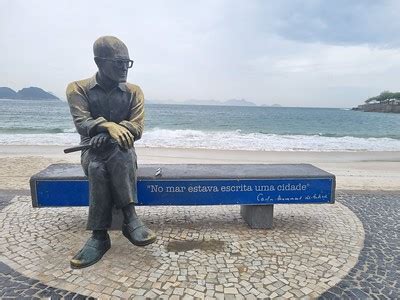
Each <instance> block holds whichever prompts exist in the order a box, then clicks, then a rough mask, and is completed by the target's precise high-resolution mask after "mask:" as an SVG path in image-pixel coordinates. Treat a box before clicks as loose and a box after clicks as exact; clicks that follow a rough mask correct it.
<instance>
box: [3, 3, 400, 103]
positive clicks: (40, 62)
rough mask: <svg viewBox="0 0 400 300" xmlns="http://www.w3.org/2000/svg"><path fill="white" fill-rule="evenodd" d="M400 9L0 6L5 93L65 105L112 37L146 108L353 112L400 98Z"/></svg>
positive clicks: (396, 5)
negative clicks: (376, 100) (232, 102)
mask: <svg viewBox="0 0 400 300" xmlns="http://www.w3.org/2000/svg"><path fill="white" fill-rule="evenodd" d="M399 11H400V1H397V0H394V1H378V0H374V1H368V0H360V1H357V0H351V1H348V0H335V1H328V0H325V1H317V0H309V1H307V0H299V1H296V0H287V1H285V0H279V1H247V0H243V1H232V0H227V1H218V0H210V1H183V0H182V1H172V0H169V1H151V0H150V1H98V0H97V1H71V0H64V1H60V0H57V1H54V0H52V1H50V0H47V1H18V0H0V37H1V38H0V51H1V52H0V53H1V54H2V55H1V56H0V86H9V87H11V88H13V89H16V90H18V89H21V88H23V87H27V86H39V87H42V88H43V89H45V90H48V91H52V92H54V93H55V94H56V95H58V96H59V97H61V98H65V95H64V94H65V92H64V91H65V87H66V85H67V83H68V82H70V81H74V80H78V79H83V78H87V77H90V76H91V75H93V74H94V73H95V71H96V67H95V64H94V62H93V54H92V45H93V42H94V40H95V39H96V38H98V37H99V36H102V35H115V36H117V37H119V38H120V39H122V40H123V41H124V42H125V43H126V44H127V46H128V48H129V51H130V56H131V58H132V59H133V60H134V61H135V64H134V68H133V69H131V70H130V73H129V77H128V81H129V82H132V83H136V84H139V85H140V86H141V87H142V89H143V91H144V94H145V96H146V99H149V100H168V99H171V100H177V101H183V100H188V99H205V100H209V99H215V100H228V99H233V98H236V99H241V98H244V99H246V100H249V101H252V102H255V103H257V104H274V103H279V104H281V105H285V106H317V107H352V106H354V105H357V104H360V103H361V102H363V101H364V100H365V99H366V98H369V97H372V96H374V95H376V94H378V93H380V92H381V91H383V90H390V91H400V18H399V17H398V13H399Z"/></svg>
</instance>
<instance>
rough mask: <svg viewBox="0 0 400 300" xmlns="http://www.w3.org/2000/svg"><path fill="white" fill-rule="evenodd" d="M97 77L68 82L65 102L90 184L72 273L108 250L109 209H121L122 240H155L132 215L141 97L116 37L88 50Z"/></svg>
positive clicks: (141, 120)
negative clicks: (82, 240) (85, 233)
mask: <svg viewBox="0 0 400 300" xmlns="http://www.w3.org/2000/svg"><path fill="white" fill-rule="evenodd" d="M93 52H94V61H95V62H96V65H97V67H98V72H97V73H96V74H95V75H94V76H93V77H91V78H88V79H84V80H79V81H75V82H72V83H70V84H69V85H68V87H67V99H68V104H69V107H70V111H71V114H72V117H73V121H74V124H75V127H76V129H77V131H78V133H79V134H80V136H81V144H90V145H91V148H90V149H88V150H83V151H82V155H81V163H82V167H83V170H84V172H85V174H86V175H87V176H88V179H89V202H90V203H89V217H88V222H87V229H88V230H92V236H91V237H90V238H89V240H88V241H87V242H86V244H85V245H84V246H83V248H82V249H81V250H80V251H79V252H78V253H77V254H76V255H75V256H74V257H73V258H72V259H71V262H70V263H71V267H72V268H85V267H88V266H90V265H92V264H94V263H96V262H97V261H99V260H100V259H101V258H102V256H103V255H104V254H105V253H106V252H107V250H108V249H110V247H111V242H110V237H109V235H108V233H107V230H108V229H109V228H110V226H111V221H112V208H113V206H115V207H117V208H119V209H122V212H123V215H124V224H123V227H122V233H123V235H124V236H125V237H126V238H127V239H128V240H129V241H130V242H131V243H133V244H134V245H137V246H145V245H148V244H151V243H153V242H154V241H155V239H156V236H155V234H154V233H153V232H152V231H151V230H150V229H149V228H147V227H146V226H145V224H144V223H143V222H142V221H141V220H140V219H139V218H138V216H137V215H136V212H135V203H137V191H136V172H137V163H136V153H135V148H134V142H135V141H137V140H138V139H140V138H141V136H142V132H143V124H144V96H143V93H142V90H141V89H140V87H139V86H137V85H134V84H130V83H127V82H126V79H127V75H128V69H129V68H131V67H132V64H133V61H132V60H131V59H130V58H129V53H128V48H127V47H126V46H125V44H124V43H123V42H122V41H121V40H119V39H118V38H116V37H112V36H104V37H100V38H99V39H97V40H96V41H95V43H94V45H93Z"/></svg>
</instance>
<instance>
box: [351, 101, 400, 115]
mask: <svg viewBox="0 0 400 300" xmlns="http://www.w3.org/2000/svg"><path fill="white" fill-rule="evenodd" d="M353 110H360V111H366V112H383V113H400V104H392V103H368V104H362V105H359V106H357V107H355V108H353Z"/></svg>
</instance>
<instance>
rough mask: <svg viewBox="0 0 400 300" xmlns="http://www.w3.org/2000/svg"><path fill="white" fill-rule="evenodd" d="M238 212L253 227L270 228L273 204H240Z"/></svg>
mask: <svg viewBox="0 0 400 300" xmlns="http://www.w3.org/2000/svg"><path fill="white" fill-rule="evenodd" d="M240 214H241V215H242V218H243V219H244V220H245V221H246V223H247V224H248V225H249V226H250V228H253V229H271V228H272V226H273V217H274V206H273V205H272V204H270V205H241V206H240Z"/></svg>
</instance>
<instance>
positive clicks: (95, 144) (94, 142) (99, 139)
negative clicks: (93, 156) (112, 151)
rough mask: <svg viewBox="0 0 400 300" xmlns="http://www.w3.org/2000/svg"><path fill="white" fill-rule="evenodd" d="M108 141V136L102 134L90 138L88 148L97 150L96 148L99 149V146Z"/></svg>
mask: <svg viewBox="0 0 400 300" xmlns="http://www.w3.org/2000/svg"><path fill="white" fill-rule="evenodd" d="M109 140H110V136H109V134H108V133H105V132H102V133H99V134H97V135H95V136H94V137H92V138H91V140H90V146H92V148H93V149H97V148H100V147H101V146H103V145H104V144H105V143H107V142H108V141H109Z"/></svg>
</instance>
